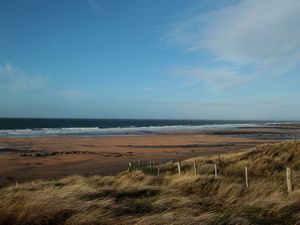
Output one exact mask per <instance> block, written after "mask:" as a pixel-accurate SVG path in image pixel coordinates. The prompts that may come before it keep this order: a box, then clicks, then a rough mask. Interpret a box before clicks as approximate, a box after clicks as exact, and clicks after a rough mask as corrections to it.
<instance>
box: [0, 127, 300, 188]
mask: <svg viewBox="0 0 300 225" xmlns="http://www.w3.org/2000/svg"><path fill="white" fill-rule="evenodd" d="M299 130H300V129H298V128H297V129H293V128H291V129H285V128H283V126H281V127H279V128H275V127H271V128H241V129H235V130H234V132H233V131H232V130H227V131H224V130H222V131H207V132H203V131H202V132H178V133H172V134H171V133H169V134H155V135H154V134H149V135H146V136H111V137H104V136H94V137H82V136H80V137H79V136H77V137H75V136H59V137H32V138H0V187H3V186H7V185H11V184H15V182H16V181H18V182H26V181H31V180H34V179H56V178H61V177H64V176H68V175H74V174H80V175H84V176H88V175H91V174H101V175H114V174H117V173H119V172H121V171H124V170H126V169H127V165H128V163H129V162H132V161H137V160H141V162H142V166H146V164H147V163H148V162H149V160H155V161H156V162H159V163H164V162H168V161H170V160H173V161H176V160H182V159H187V158H191V157H195V156H201V155H208V154H217V153H223V152H229V151H238V150H241V149H246V148H250V147H253V146H256V145H257V144H261V143H270V142H277V141H281V140H282V139H285V138H284V137H286V134H287V133H288V132H290V134H291V135H293V136H294V135H295V134H297V135H298V133H299ZM274 132H275V134H273V133H274ZM261 133H263V134H264V135H265V136H261V135H260V134H261ZM254 134H256V135H254ZM272 134H273V137H276V138H272ZM279 134H280V135H281V137H282V138H278V137H280V135H279ZM274 135H275V136H274ZM278 135H279V136H278ZM289 138H290V137H289Z"/></svg>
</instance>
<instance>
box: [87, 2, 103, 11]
mask: <svg viewBox="0 0 300 225" xmlns="http://www.w3.org/2000/svg"><path fill="white" fill-rule="evenodd" d="M88 4H89V6H90V8H91V9H93V10H96V11H98V10H100V9H101V5H100V3H99V2H98V1H97V0H88Z"/></svg>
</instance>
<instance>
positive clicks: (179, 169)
mask: <svg viewBox="0 0 300 225" xmlns="http://www.w3.org/2000/svg"><path fill="white" fill-rule="evenodd" d="M177 167H178V174H181V163H180V161H178V162H177Z"/></svg>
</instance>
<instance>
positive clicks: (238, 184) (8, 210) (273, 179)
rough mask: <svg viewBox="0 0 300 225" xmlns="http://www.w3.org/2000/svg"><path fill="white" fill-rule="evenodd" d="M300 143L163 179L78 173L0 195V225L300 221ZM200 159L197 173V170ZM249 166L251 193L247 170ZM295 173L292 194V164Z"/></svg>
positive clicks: (209, 162) (164, 172)
mask: <svg viewBox="0 0 300 225" xmlns="http://www.w3.org/2000/svg"><path fill="white" fill-rule="evenodd" d="M299 153H300V142H282V143H280V144H273V145H261V146H258V147H256V148H253V149H250V150H245V151H241V152H239V153H228V154H223V155H222V156H221V163H220V165H219V166H218V167H219V168H218V169H219V176H218V177H217V178H215V177H214V176H213V168H214V167H213V165H214V164H215V163H219V161H218V156H210V157H199V158H194V159H190V160H186V161H184V162H182V166H183V173H182V174H181V175H178V174H176V168H175V167H174V168H173V169H171V168H170V164H165V165H162V167H161V174H160V176H152V175H147V174H145V173H143V172H141V171H134V172H131V173H127V172H124V173H121V174H119V175H118V176H106V177H103V176H91V177H81V176H72V177H67V178H64V179H60V180H55V181H34V182H30V183H24V184H20V185H18V186H17V187H15V186H11V187H7V188H3V189H1V190H0V224H22V225H23V224H24V225H27V224H28V225H29V224H32V225H35V224H36V225H40V224H43V225H50V224H70V225H71V224H81V225H83V224H86V225H87V224H208V225H209V224H224V225H225V224H241V225H246V224H270V225H275V224H278V225H279V224H280V225H283V224H300V189H298V187H299V184H300V177H299V173H298V171H299V168H300V167H299V166H300V154H299ZM194 160H195V161H196V163H197V168H198V175H194V174H193V172H192V163H193V161H194ZM245 166H248V168H249V189H246V188H245V182H244V167H245ZM286 166H289V167H291V168H292V169H293V172H294V180H295V184H294V188H295V189H294V191H293V193H292V194H291V195H288V194H287V191H286V183H285V167H286Z"/></svg>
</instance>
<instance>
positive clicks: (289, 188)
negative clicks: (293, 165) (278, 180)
mask: <svg viewBox="0 0 300 225" xmlns="http://www.w3.org/2000/svg"><path fill="white" fill-rule="evenodd" d="M292 179H293V177H292V170H291V169H290V168H289V167H287V168H286V185H287V191H288V194H291V193H292V191H293V180H292Z"/></svg>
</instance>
